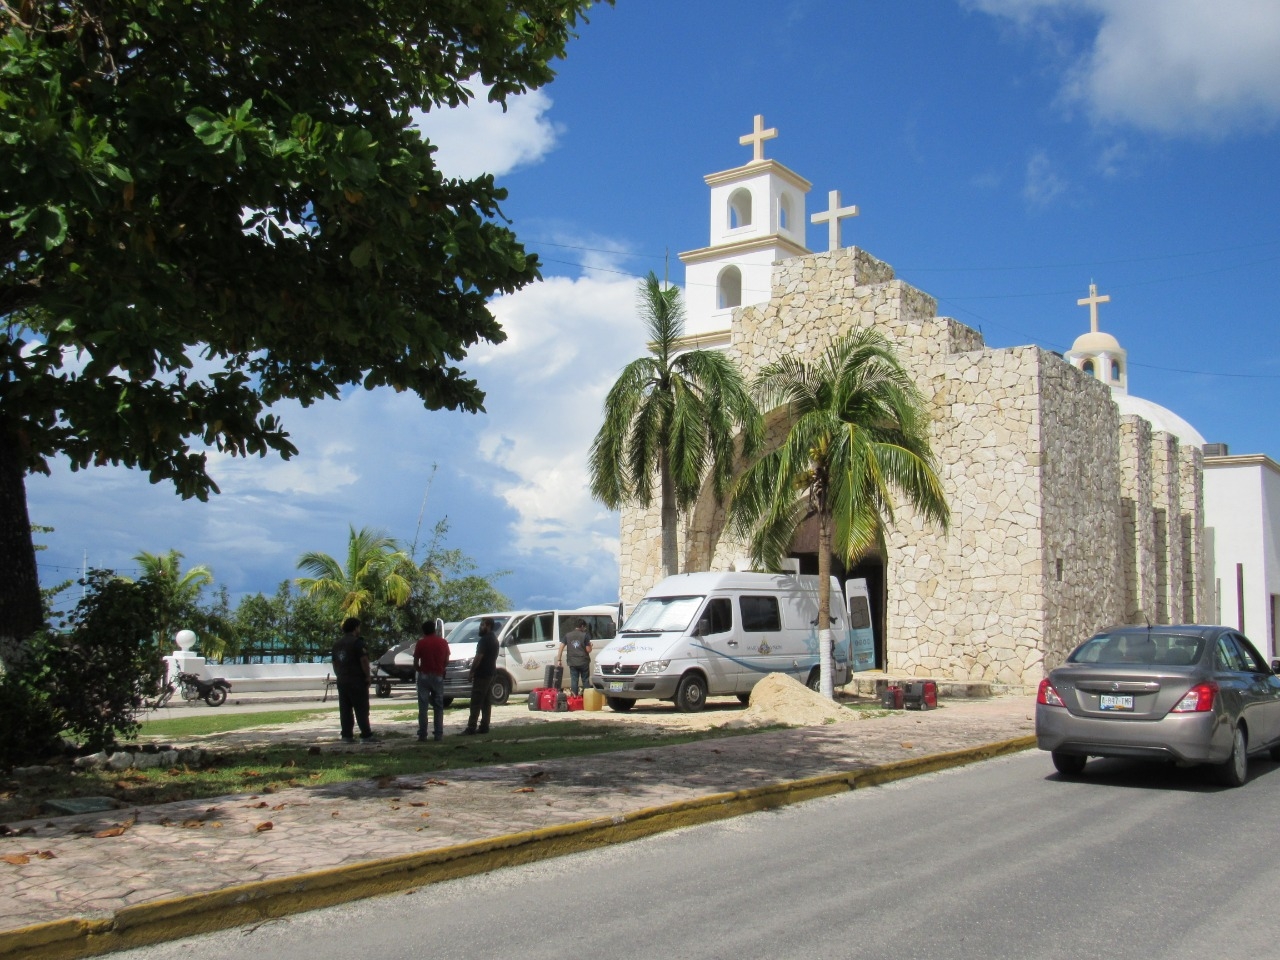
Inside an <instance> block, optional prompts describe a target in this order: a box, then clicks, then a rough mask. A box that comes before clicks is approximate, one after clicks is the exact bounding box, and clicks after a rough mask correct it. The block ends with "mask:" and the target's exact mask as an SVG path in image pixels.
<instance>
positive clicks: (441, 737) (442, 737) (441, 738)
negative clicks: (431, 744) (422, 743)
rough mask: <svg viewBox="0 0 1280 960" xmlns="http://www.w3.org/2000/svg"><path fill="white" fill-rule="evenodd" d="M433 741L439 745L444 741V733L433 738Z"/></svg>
mask: <svg viewBox="0 0 1280 960" xmlns="http://www.w3.org/2000/svg"><path fill="white" fill-rule="evenodd" d="M431 739H432V740H434V741H435V742H436V743H439V742H440V741H441V740H443V739H444V734H443V733H442V734H440V735H439V736H437V737H432V738H431Z"/></svg>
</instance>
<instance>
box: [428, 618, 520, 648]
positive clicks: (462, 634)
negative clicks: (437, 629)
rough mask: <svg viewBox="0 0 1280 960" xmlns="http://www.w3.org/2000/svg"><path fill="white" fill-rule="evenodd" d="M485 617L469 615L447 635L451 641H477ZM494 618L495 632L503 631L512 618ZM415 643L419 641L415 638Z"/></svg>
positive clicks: (447, 638)
mask: <svg viewBox="0 0 1280 960" xmlns="http://www.w3.org/2000/svg"><path fill="white" fill-rule="evenodd" d="M483 619H484V617H467V619H465V620H463V621H462V622H461V623H460V624H458V625H457V626H456V627H454V628H453V630H451V631H450V633H449V636H447V637H445V639H446V640H448V641H449V642H450V643H475V642H476V641H478V640H479V639H480V621H481V620H483ZM490 619H491V620H493V632H494V633H495V634H499V633H502V627H503V625H504V624H505V623H506V622H507V621H508V620H510V619H511V618H510V617H490ZM414 643H417V641H416V640H415V641H414Z"/></svg>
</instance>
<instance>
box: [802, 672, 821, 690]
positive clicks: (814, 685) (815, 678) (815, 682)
mask: <svg viewBox="0 0 1280 960" xmlns="http://www.w3.org/2000/svg"><path fill="white" fill-rule="evenodd" d="M805 686H806V687H808V688H809V689H810V690H812V691H813V692H814V693H821V692H822V671H821V670H820V669H819V668H817V667H814V668H813V669H812V670H811V671H809V679H808V680H807V681H805Z"/></svg>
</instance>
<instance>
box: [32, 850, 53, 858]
mask: <svg viewBox="0 0 1280 960" xmlns="http://www.w3.org/2000/svg"><path fill="white" fill-rule="evenodd" d="M36 856H37V857H39V858H40V859H41V860H57V859H58V855H57V854H56V853H54V852H53V851H52V850H41V851H40V852H39V853H37V854H36Z"/></svg>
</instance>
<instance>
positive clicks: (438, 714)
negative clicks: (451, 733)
mask: <svg viewBox="0 0 1280 960" xmlns="http://www.w3.org/2000/svg"><path fill="white" fill-rule="evenodd" d="M428 704H430V706H431V712H432V714H433V717H432V719H433V720H434V721H435V724H434V728H435V738H436V739H437V740H443V739H444V677H436V676H432V675H431V674H429V673H420V674H418V739H419V740H425V739H427V706H428Z"/></svg>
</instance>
